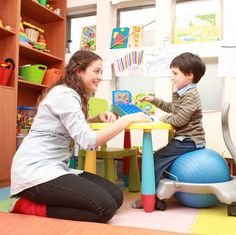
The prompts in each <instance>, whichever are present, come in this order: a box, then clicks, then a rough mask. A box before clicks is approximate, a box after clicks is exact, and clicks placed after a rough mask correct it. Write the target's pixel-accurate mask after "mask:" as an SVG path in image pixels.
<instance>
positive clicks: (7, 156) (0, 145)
mask: <svg viewBox="0 0 236 235" xmlns="http://www.w3.org/2000/svg"><path fill="white" fill-rule="evenodd" d="M15 104H16V97H15V91H14V90H13V89H11V88H7V87H6V88H5V87H0V107H1V108H0V117H1V118H0V121H1V125H0V184H1V183H4V182H5V181H9V179H10V168H11V162H12V157H13V155H14V153H15V149H16V106H15Z"/></svg>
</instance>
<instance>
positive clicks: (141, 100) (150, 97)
mask: <svg viewBox="0 0 236 235" xmlns="http://www.w3.org/2000/svg"><path fill="white" fill-rule="evenodd" d="M153 100H154V96H150V95H145V96H142V97H140V98H139V99H138V101H139V102H143V101H147V102H152V101H153Z"/></svg>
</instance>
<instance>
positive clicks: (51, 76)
mask: <svg viewBox="0 0 236 235" xmlns="http://www.w3.org/2000/svg"><path fill="white" fill-rule="evenodd" d="M61 74H62V72H61V70H60V69H54V68H52V69H47V70H46V72H45V74H44V77H43V82H42V84H44V85H47V86H50V85H52V84H53V83H54V82H56V81H57V80H58V79H59V78H60V77H61Z"/></svg>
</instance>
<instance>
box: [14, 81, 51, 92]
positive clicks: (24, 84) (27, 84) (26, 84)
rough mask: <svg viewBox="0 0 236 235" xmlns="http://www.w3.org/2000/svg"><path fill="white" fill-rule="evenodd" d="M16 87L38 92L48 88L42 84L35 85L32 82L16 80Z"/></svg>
mask: <svg viewBox="0 0 236 235" xmlns="http://www.w3.org/2000/svg"><path fill="white" fill-rule="evenodd" d="M18 86H19V87H23V88H28V89H33V90H39V91H42V90H43V89H45V88H47V87H48V86H46V85H43V84H36V83H32V82H27V81H24V80H21V79H18Z"/></svg>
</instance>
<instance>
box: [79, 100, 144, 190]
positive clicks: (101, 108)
mask: <svg viewBox="0 0 236 235" xmlns="http://www.w3.org/2000/svg"><path fill="white" fill-rule="evenodd" d="M106 111H108V103H107V101H106V100H105V99H101V98H94V97H91V98H90V99H89V116H91V117H93V116H96V115H98V114H100V113H104V112H106ZM85 153H86V152H85V151H84V150H79V152H78V169H80V170H83V169H84V161H85ZM127 156H128V157H130V164H129V169H130V171H129V183H128V189H129V191H132V192H138V191H140V189H141V184H140V175H139V168H138V160H137V157H138V151H137V149H135V148H110V147H107V144H104V145H102V146H101V147H99V148H98V150H97V151H96V158H97V159H103V175H104V177H105V178H106V179H108V180H110V181H112V182H113V183H115V181H116V169H115V162H114V161H115V160H117V159H122V160H123V159H124V158H125V157H127Z"/></svg>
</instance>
